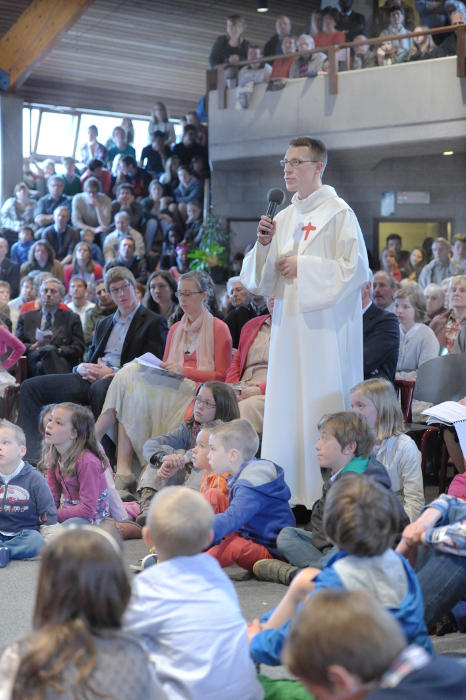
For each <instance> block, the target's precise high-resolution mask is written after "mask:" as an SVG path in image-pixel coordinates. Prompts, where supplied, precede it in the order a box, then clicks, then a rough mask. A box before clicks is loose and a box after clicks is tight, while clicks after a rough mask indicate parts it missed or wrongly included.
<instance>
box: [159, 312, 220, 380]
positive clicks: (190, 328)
mask: <svg viewBox="0 0 466 700" xmlns="http://www.w3.org/2000/svg"><path fill="white" fill-rule="evenodd" d="M188 332H189V333H199V336H198V339H197V345H196V351H195V352H196V368H197V369H200V370H204V371H211V372H212V371H213V370H215V361H214V317H213V316H212V314H211V313H210V312H209V311H207V309H204V311H203V312H202V314H201V315H200V316H199V317H198V318H197V319H196V320H195V321H193V323H191V321H190V320H189V318H188V316H187V314H185V315H184V316H183V318H182V319H181V321H180V322H179V323H178V325H177V327H176V330H175V332H174V334H173V339H172V342H171V344H170V351H169V353H168V358H167V361H168V362H176V363H177V364H179V365H181V366H183V365H184V362H185V356H184V346H185V343H188V342H189V340H188Z"/></svg>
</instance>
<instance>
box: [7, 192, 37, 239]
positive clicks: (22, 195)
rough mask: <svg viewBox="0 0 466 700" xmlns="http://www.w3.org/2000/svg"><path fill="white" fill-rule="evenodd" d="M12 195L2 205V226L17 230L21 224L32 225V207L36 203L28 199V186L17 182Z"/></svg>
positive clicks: (34, 206) (33, 207)
mask: <svg viewBox="0 0 466 700" xmlns="http://www.w3.org/2000/svg"><path fill="white" fill-rule="evenodd" d="M13 193H14V197H9V198H8V199H7V200H6V201H5V203H4V204H3V206H2V210H1V214H0V221H1V225H2V227H3V228H8V229H10V230H11V231H19V230H20V229H21V228H22V227H23V226H33V227H34V228H35V226H34V209H35V208H36V205H35V203H34V202H32V201H31V200H30V199H29V187H28V186H27V185H26V183H25V182H19V183H18V184H17V185H15V188H14V190H13Z"/></svg>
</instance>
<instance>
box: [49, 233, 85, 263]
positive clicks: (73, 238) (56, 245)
mask: <svg viewBox="0 0 466 700" xmlns="http://www.w3.org/2000/svg"><path fill="white" fill-rule="evenodd" d="M42 240H43V241H48V242H49V243H50V245H51V246H52V248H53V249H54V251H55V260H59V261H60V262H61V261H62V260H63V258H66V257H67V256H68V255H72V254H73V250H74V249H75V247H76V244H77V243H79V240H80V238H79V233H78V232H77V231H75V230H74V228H72V227H71V226H67V227H66V229H65V231H64V232H63V233H62V234H58V233H57V232H56V230H55V224H52V225H51V226H47V228H44V230H43V231H42Z"/></svg>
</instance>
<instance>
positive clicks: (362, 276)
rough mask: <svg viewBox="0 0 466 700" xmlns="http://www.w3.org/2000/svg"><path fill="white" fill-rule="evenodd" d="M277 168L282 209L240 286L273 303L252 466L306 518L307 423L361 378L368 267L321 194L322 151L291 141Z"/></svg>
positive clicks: (354, 226)
mask: <svg viewBox="0 0 466 700" xmlns="http://www.w3.org/2000/svg"><path fill="white" fill-rule="evenodd" d="M281 163H282V165H283V166H284V178H285V182H286V187H287V189H288V191H290V192H295V194H294V196H293V198H292V200H291V201H292V203H291V205H290V206H288V207H287V208H286V209H284V210H283V211H281V212H280V213H279V214H278V215H277V217H276V219H275V220H274V221H271V220H270V219H269V218H268V217H266V216H262V218H261V221H260V223H259V226H258V229H257V238H258V240H257V242H256V245H255V246H254V248H253V249H252V251H251V252H250V253H249V254H248V256H247V257H246V258H245V260H244V263H243V269H242V272H241V281H242V282H243V284H244V285H245V287H246V288H247V289H248V290H249V291H250V292H252V293H253V294H262V295H265V296H271V295H273V296H274V297H275V307H274V314H273V320H272V333H271V343H270V356H269V367H268V373H267V391H266V398H265V414H264V431H263V437H262V457H263V458H265V459H270V460H272V461H273V462H275V463H276V464H278V465H280V466H281V467H283V469H284V471H285V479H286V482H287V484H288V486H289V487H290V489H291V505H296V504H303V505H305V506H306V507H307V508H312V506H313V504H314V503H315V501H316V500H317V499H318V498H320V496H321V495H322V477H321V473H320V468H319V464H318V462H317V456H316V449H315V445H316V443H317V442H318V439H319V433H318V430H317V422H318V420H319V419H320V418H321V416H323V415H324V414H325V413H335V412H337V411H344V410H349V393H350V389H351V388H352V387H353V386H355V385H356V384H357V383H358V382H360V381H362V380H363V378H364V372H363V338H362V308H361V287H362V286H363V285H364V284H366V283H367V281H368V280H369V266H368V261H367V251H366V246H365V243H364V239H363V236H362V233H361V229H360V227H359V223H358V220H357V219H356V216H355V214H354V212H353V211H352V210H351V209H350V207H349V206H348V204H347V203H346V202H345V201H344V200H343V199H340V198H339V197H338V196H337V193H336V192H335V190H334V189H333V187H329V186H328V185H322V173H323V171H324V169H325V166H326V163H327V151H326V148H325V146H324V144H323V143H322V142H321V141H318V140H316V139H310V138H308V137H299V138H297V139H293V140H292V141H291V142H290V146H289V148H288V150H287V152H286V156H285V160H284V161H281Z"/></svg>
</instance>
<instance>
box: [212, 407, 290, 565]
mask: <svg viewBox="0 0 466 700" xmlns="http://www.w3.org/2000/svg"><path fill="white" fill-rule="evenodd" d="M209 448H210V451H209V454H208V460H209V464H210V466H211V467H212V471H213V472H215V474H217V475H218V476H221V475H222V474H225V472H228V474H229V475H230V476H229V478H228V489H229V492H230V497H229V498H228V497H227V496H225V494H223V493H221V492H220V491H218V490H217V489H209V491H207V492H206V494H205V496H206V498H207V499H208V500H209V502H210V503H211V505H212V506H213V508H214V511H215V513H216V515H215V520H214V527H213V530H214V540H213V542H214V546H213V547H211V549H209V551H208V554H210V555H211V556H213V557H215V558H216V559H217V561H218V562H219V563H220V565H221V566H222V567H226V566H231V565H232V564H238V566H241V567H242V568H243V569H247V570H248V571H251V570H252V567H253V566H254V563H255V562H256V561H258V560H259V559H273V558H274V557H279V556H280V555H279V553H278V550H277V535H278V533H279V532H280V530H282V529H283V528H284V527H289V526H291V527H293V526H294V525H295V524H296V523H295V519H294V515H293V513H292V511H291V508H290V506H289V503H288V501H289V499H290V497H291V492H290V489H289V488H288V486H287V485H286V483H285V478H284V475H283V469H282V468H281V467H278V466H277V465H276V464H274V463H273V462H269V460H267V459H254V455H255V454H256V453H257V450H258V449H259V438H258V436H257V433H256V431H255V429H254V428H253V426H252V425H251V423H249V422H248V421H247V420H244V419H241V418H238V419H236V420H232V421H230V422H229V423H224V424H223V425H220V426H218V427H217V428H214V429H213V430H212V432H211V434H210V438H209Z"/></svg>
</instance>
